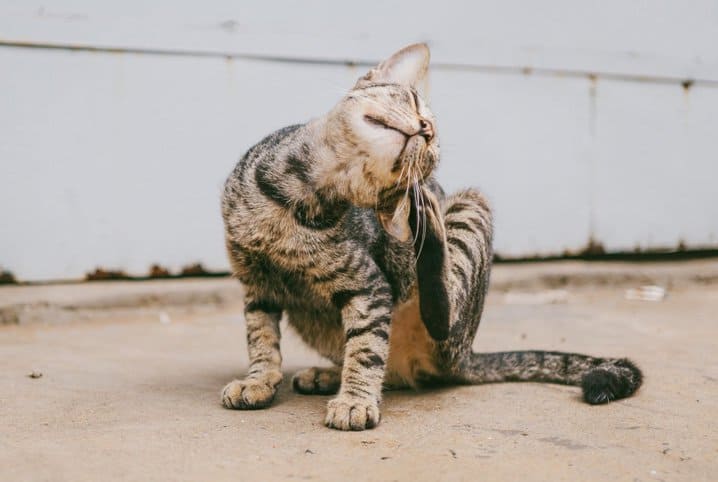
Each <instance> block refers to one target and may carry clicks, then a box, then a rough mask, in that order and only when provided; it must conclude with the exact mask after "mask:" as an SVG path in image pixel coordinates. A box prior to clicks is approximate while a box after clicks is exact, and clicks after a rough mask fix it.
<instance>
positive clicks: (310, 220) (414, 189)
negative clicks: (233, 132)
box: [222, 45, 641, 430]
mask: <svg viewBox="0 0 718 482" xmlns="http://www.w3.org/2000/svg"><path fill="white" fill-rule="evenodd" d="M427 65H428V50H427V48H426V46H423V45H415V46H410V47H407V48H406V49H403V50H402V51H400V52H398V53H397V54H395V55H394V56H392V57H390V58H389V59H388V60H387V61H385V62H383V63H382V64H380V65H379V66H377V67H376V68H375V69H372V70H371V71H370V72H369V73H368V74H367V75H366V76H364V77H362V78H361V79H359V81H358V82H357V84H356V86H355V87H354V89H352V90H351V91H350V92H349V93H348V94H347V95H346V96H345V97H344V99H342V100H341V101H340V103H339V104H338V105H337V106H336V107H335V108H334V109H333V110H332V111H330V112H329V113H328V114H327V115H325V116H323V117H320V118H317V119H314V120H312V121H310V122H308V123H306V124H303V125H295V126H290V127H286V128H284V129H280V130H279V131H277V132H275V133H273V134H271V135H269V136H268V137H266V138H265V139H264V140H262V141H261V142H259V143H258V144H257V145H255V146H254V147H252V148H251V149H250V150H249V151H248V152H247V153H246V154H245V155H244V157H243V158H242V159H241V160H240V161H239V163H238V164H237V166H236V168H235V169H234V171H233V172H232V173H231V175H230V176H229V178H228V179H227V182H226V184H225V190H224V195H223V198H222V214H223V217H224V222H225V228H226V229H225V234H226V245H227V251H228V254H229V258H230V261H231V264H232V268H233V271H234V274H235V276H236V277H237V278H238V279H239V280H240V281H241V283H242V284H243V285H244V287H245V291H246V300H245V318H246V322H247V342H248V345H249V358H250V366H249V372H248V374H247V376H246V377H245V378H244V379H242V380H234V381H232V382H231V383H229V384H228V385H227V386H226V387H225V389H224V390H223V392H222V402H223V404H224V405H225V406H226V407H228V408H237V409H252V408H262V407H265V406H267V405H269V404H270V403H271V401H272V399H273V397H274V394H275V393H276V389H277V386H278V385H279V383H281V381H282V372H281V360H282V359H281V354H280V346H279V343H280V333H279V320H280V318H281V317H282V315H283V314H284V315H286V317H287V319H288V321H289V324H290V326H292V327H293V328H294V329H295V330H296V331H297V333H298V334H299V335H300V336H301V337H302V339H303V340H304V341H305V342H306V343H307V344H309V345H310V346H312V347H314V348H315V349H316V350H317V351H318V352H319V353H320V354H321V355H323V356H325V357H327V358H328V359H329V360H331V361H332V362H333V363H334V366H333V367H330V368H316V367H314V368H310V369H307V370H303V371H301V372H299V373H298V374H297V375H296V376H295V377H294V380H293V386H294V388H295V390H296V391H298V392H300V393H319V394H329V393H336V398H334V399H333V400H331V401H330V402H329V404H328V410H327V416H326V420H325V422H326V424H327V425H328V426H330V427H333V428H337V429H342V430H363V429H365V428H371V427H373V426H375V425H376V424H378V423H379V418H380V414H379V404H380V402H381V395H382V388H383V387H405V386H417V385H420V384H425V383H449V382H451V383H487V382H498V381H544V382H552V383H565V384H572V385H581V384H582V385H583V389H584V396H585V398H586V400H587V401H588V402H589V403H602V402H607V401H610V400H612V399H615V398H620V397H624V396H628V395H630V394H631V393H633V391H635V390H636V388H638V386H639V385H640V381H641V375H640V371H639V370H638V369H637V368H636V367H635V365H633V364H632V363H630V362H628V361H627V360H614V359H601V358H592V357H588V356H585V355H577V354H565V353H554V352H513V353H497V354H477V353H473V352H472V350H471V345H472V343H473V340H474V336H475V334H476V331H477V329H478V325H479V320H480V318H481V312H482V309H483V303H484V298H485V296H486V291H487V289H488V283H489V272H490V267H491V257H492V251H491V243H492V219H491V211H490V209H489V207H488V204H487V202H486V200H485V198H484V197H483V196H482V195H481V194H480V193H478V192H477V191H475V190H465V191H461V192H458V193H456V194H454V195H452V196H449V197H446V196H445V195H444V193H443V191H442V189H441V187H440V186H439V185H438V183H436V181H435V180H434V178H433V177H432V172H433V170H434V168H435V167H436V164H437V162H438V159H439V144H438V139H437V136H436V131H435V122H434V118H433V115H432V114H431V112H430V111H429V109H428V106H427V105H426V103H425V102H424V100H423V99H422V98H421V96H420V95H419V94H418V92H417V91H416V89H415V85H416V84H417V83H418V82H419V81H420V80H421V79H422V77H423V75H424V73H425V71H426V67H427ZM407 203H408V204H407ZM406 238H408V239H406Z"/></svg>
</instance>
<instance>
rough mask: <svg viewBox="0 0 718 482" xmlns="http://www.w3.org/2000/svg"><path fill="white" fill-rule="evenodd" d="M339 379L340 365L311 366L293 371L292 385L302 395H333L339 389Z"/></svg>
mask: <svg viewBox="0 0 718 482" xmlns="http://www.w3.org/2000/svg"><path fill="white" fill-rule="evenodd" d="M341 381H342V380H341V368H340V367H329V368H319V367H312V368H307V369H306V370H301V371H298V372H297V373H295V374H294V377H293V378H292V387H293V388H294V391H296V392H298V393H302V394H304V395H333V394H335V393H337V392H338V391H339V386H340V385H341Z"/></svg>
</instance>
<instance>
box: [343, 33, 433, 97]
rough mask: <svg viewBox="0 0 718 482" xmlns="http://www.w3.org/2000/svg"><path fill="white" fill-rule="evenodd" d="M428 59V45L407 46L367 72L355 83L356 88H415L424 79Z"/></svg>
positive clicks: (427, 67)
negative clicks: (370, 85) (395, 85)
mask: <svg viewBox="0 0 718 482" xmlns="http://www.w3.org/2000/svg"><path fill="white" fill-rule="evenodd" d="M429 57H430V55H429V46H428V45H426V44H424V43H421V44H413V45H409V46H408V47H404V48H403V49H401V50H399V51H398V52H397V53H395V54H394V55H392V56H391V57H389V58H388V59H386V60H385V61H383V62H382V63H380V64H379V65H377V66H376V67H374V68H373V69H371V70H370V71H369V72H367V74H366V75H365V76H364V77H362V78H360V79H359V80H358V81H357V85H356V86H357V87H360V86H362V85H366V84H373V83H389V84H402V85H409V86H412V87H416V86H417V85H418V84H419V83H420V82H421V81H422V80H424V77H426V72H427V70H428V69H429Z"/></svg>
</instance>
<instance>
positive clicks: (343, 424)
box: [324, 395, 380, 430]
mask: <svg viewBox="0 0 718 482" xmlns="http://www.w3.org/2000/svg"><path fill="white" fill-rule="evenodd" d="M379 419H380V415H379V405H378V404H377V403H376V402H375V401H373V400H368V399H364V398H358V397H351V396H349V395H339V396H338V397H337V398H335V399H334V400H330V401H329V403H328V404H327V417H326V419H325V420H324V424H325V425H326V426H327V427H329V428H336V429H337V430H366V429H368V428H374V427H376V426H377V425H378V424H379Z"/></svg>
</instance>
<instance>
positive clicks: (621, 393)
mask: <svg viewBox="0 0 718 482" xmlns="http://www.w3.org/2000/svg"><path fill="white" fill-rule="evenodd" d="M458 379H459V380H458V381H460V382H463V383H468V384H480V383H495V382H545V383H559V384H562V385H576V386H580V387H581V388H582V389H583V398H584V400H585V401H586V402H588V403H590V404H600V403H608V402H610V401H612V400H617V399H619V398H625V397H629V396H631V395H632V394H633V393H634V392H635V391H636V390H638V387H640V386H641V382H642V381H643V374H642V373H641V370H640V369H639V368H638V367H637V366H636V365H635V364H634V363H633V362H631V361H630V360H628V359H626V358H597V357H592V356H588V355H580V354H578V353H563V352H556V351H507V352H498V353H472V354H471V356H470V357H468V358H467V359H466V360H465V361H464V363H462V365H461V367H460V369H459V374H458Z"/></svg>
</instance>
